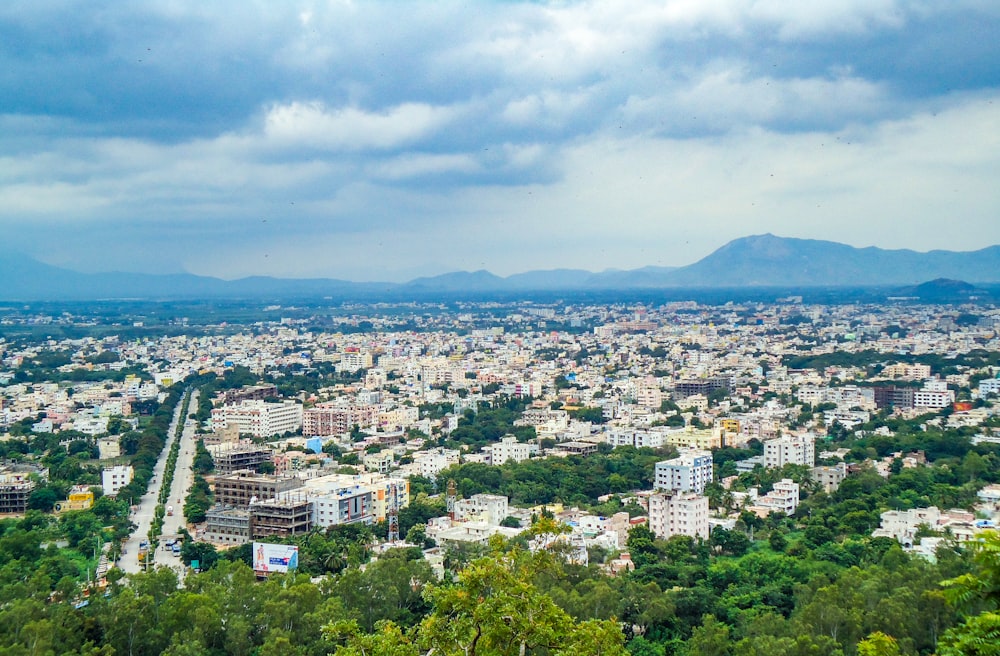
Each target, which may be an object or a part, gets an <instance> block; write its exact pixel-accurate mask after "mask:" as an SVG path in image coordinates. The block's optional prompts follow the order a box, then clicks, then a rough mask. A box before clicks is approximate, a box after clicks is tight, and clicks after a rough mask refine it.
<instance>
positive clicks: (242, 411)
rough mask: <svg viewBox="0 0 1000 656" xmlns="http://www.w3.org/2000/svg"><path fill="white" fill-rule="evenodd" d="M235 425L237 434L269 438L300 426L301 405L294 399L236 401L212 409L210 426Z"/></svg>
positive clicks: (295, 429) (297, 428)
mask: <svg viewBox="0 0 1000 656" xmlns="http://www.w3.org/2000/svg"><path fill="white" fill-rule="evenodd" d="M229 426H236V427H237V428H238V429H239V431H240V434H241V435H252V436H254V437H271V436H273V435H282V434H284V433H294V432H295V431H297V430H299V429H300V428H302V405H301V404H300V403H296V402H295V401H282V402H281V403H268V402H266V401H261V400H255V401H240V402H239V403H236V404H232V405H224V406H222V407H221V408H215V409H214V410H212V427H213V428H228V427H229Z"/></svg>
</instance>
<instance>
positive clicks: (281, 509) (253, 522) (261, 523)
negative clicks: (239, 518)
mask: <svg viewBox="0 0 1000 656" xmlns="http://www.w3.org/2000/svg"><path fill="white" fill-rule="evenodd" d="M312 517H313V511H312V504H311V503H309V500H308V499H307V498H306V497H305V495H304V494H302V493H301V492H300V491H294V492H283V493H282V494H281V495H280V496H278V497H277V498H274V499H267V500H265V501H258V502H256V503H254V504H251V506H250V537H251V538H253V539H257V538H266V537H269V536H272V535H273V536H278V537H291V536H295V535H304V534H306V533H308V532H309V529H311V528H312Z"/></svg>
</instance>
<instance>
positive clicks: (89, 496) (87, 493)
mask: <svg viewBox="0 0 1000 656" xmlns="http://www.w3.org/2000/svg"><path fill="white" fill-rule="evenodd" d="M93 505H94V491H93V490H91V489H90V486H88V485H74V486H73V487H71V488H70V490H69V494H67V495H66V500H65V501H60V502H59V503H57V504H56V511H57V512H64V511H66V510H87V509H88V508H91V507H92V506H93Z"/></svg>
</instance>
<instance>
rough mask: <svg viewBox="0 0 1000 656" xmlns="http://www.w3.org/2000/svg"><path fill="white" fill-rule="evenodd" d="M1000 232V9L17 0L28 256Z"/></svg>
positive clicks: (353, 264) (116, 264)
mask: <svg viewBox="0 0 1000 656" xmlns="http://www.w3.org/2000/svg"><path fill="white" fill-rule="evenodd" d="M768 232H770V233H773V234H777V235H780V236H786V237H799V238H810V239H828V240H833V241H839V242H843V243H847V244H851V245H853V246H858V247H863V246H873V245H874V246H879V247H882V248H909V249H914V250H918V251H926V250H931V249H936V248H940V249H948V250H975V249H979V248H983V247H986V246H989V245H993V244H998V243H1000V2H996V0H980V1H976V0H949V1H948V2H941V1H939V0H920V1H915V2H904V1H902V0H899V1H896V0H809V1H808V2H803V1H802V0H660V1H658V2H651V1H647V0H629V2H621V1H619V0H610V1H593V2H513V1H505V2H492V3H490V2H452V1H449V0H433V1H431V2H422V1H419V0H416V1H408V2H374V1H365V2H352V1H349V0H341V1H329V2H321V1H314V2H299V1H296V0H287V1H282V2H265V1H258V2H248V1H247V0H238V1H232V2H229V1H225V0H213V1H212V2H205V1H204V0H197V1H188V0H171V1H169V2H168V1H166V0H164V1H162V2H134V3H133V2H120V1H119V0H113V1H107V2H102V1H100V0H86V1H80V2H71V1H66V0H47V1H46V2H38V1H37V0H27V1H19V0H8V1H6V2H3V3H0V236H2V238H0V249H7V250H15V251H20V252H23V253H25V254H28V255H31V256H34V257H36V258H38V259H40V260H42V261H45V262H47V263H50V264H55V265H59V266H63V267H66V268H71V269H75V270H79V271H88V272H93V271H112V270H114V271H141V272H150V273H166V272H180V271H187V272H191V273H197V274H202V275H211V276H217V277H221V278H227V279H232V278H238V277H243V276H248V275H273V276H280V277H333V278H342V279H348V280H358V281H362V280H385V281H403V280H408V279H411V278H414V277H417V276H421V275H433V274H438V273H443V272H447V271H456V270H470V271H471V270H478V269H487V270H489V271H492V272H493V273H496V274H498V275H510V274H512V273H517V272H522V271H527V270H533V269H554V268H577V269H588V270H591V271H600V270H605V269H609V268H618V269H630V268H637V267H641V266H646V265H656V266H680V265H685V264H689V263H692V262H694V261H697V260H698V259H700V258H702V257H704V256H706V255H708V254H709V253H711V252H712V251H713V250H715V249H716V248H718V247H720V246H722V245H724V244H725V243H726V242H728V241H730V240H732V239H736V238H739V237H743V236H747V235H755V234H763V233H768Z"/></svg>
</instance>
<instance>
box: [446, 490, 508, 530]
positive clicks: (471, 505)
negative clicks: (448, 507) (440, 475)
mask: <svg viewBox="0 0 1000 656" xmlns="http://www.w3.org/2000/svg"><path fill="white" fill-rule="evenodd" d="M508 514H509V508H508V500H507V497H504V496H500V495H497V494H474V495H472V496H471V497H469V498H468V499H458V500H457V501H456V502H455V519H458V520H464V521H470V522H482V523H484V524H489V525H490V526H499V525H500V522H502V521H503V520H504V519H506V518H507V515H508Z"/></svg>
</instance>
